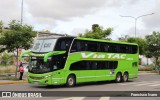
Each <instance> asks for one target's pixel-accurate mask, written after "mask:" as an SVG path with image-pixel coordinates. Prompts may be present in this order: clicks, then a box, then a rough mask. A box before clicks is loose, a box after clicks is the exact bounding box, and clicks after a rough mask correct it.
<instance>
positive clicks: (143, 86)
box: [0, 74, 160, 100]
mask: <svg viewBox="0 0 160 100" xmlns="http://www.w3.org/2000/svg"><path fill="white" fill-rule="evenodd" d="M0 91H46V93H47V91H53V92H54V91H67V92H68V93H69V91H72V92H71V93H73V91H93V92H94V91H96V92H97V94H98V93H102V91H103V92H104V91H119V93H123V91H133V92H135V91H136V92H137V91H154V92H155V91H158V92H156V93H158V94H159V95H160V75H150V74H146V75H139V77H138V78H137V79H131V80H129V82H125V83H114V82H112V81H110V82H96V83H85V84H78V85H77V86H75V87H72V88H68V87H65V86H40V85H34V84H10V85H0ZM62 93H63V92H62ZM94 93H95V92H94ZM94 93H93V96H94ZM115 93H117V92H115ZM3 99H6V100H7V99H8V98H3ZM18 99H22V98H15V100H18ZM23 99H28V98H23ZM32 99H34V98H32ZM35 99H37V98H35ZM38 99H43V100H44V99H46V100H48V99H52V100H54V99H55V100H129V99H130V100H160V97H109V96H103V97H85V96H83V97H74V96H73V97H54V98H50V97H47V98H46V97H44V98H38Z"/></svg>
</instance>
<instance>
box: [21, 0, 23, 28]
mask: <svg viewBox="0 0 160 100" xmlns="http://www.w3.org/2000/svg"><path fill="white" fill-rule="evenodd" d="M22 24H23V0H22V5H21V25H22Z"/></svg>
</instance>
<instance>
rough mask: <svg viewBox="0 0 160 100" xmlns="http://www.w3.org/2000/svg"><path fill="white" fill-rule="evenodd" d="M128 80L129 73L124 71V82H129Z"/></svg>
mask: <svg viewBox="0 0 160 100" xmlns="http://www.w3.org/2000/svg"><path fill="white" fill-rule="evenodd" d="M127 81H128V73H124V75H123V82H127Z"/></svg>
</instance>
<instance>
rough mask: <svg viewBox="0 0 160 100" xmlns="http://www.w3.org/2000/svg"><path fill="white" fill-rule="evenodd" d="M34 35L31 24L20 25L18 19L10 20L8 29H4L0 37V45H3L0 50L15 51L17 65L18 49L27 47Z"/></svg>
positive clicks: (29, 45)
mask: <svg viewBox="0 0 160 100" xmlns="http://www.w3.org/2000/svg"><path fill="white" fill-rule="evenodd" d="M35 36H36V32H34V31H33V28H32V26H29V25H21V24H20V22H19V21H16V20H12V21H11V22H10V24H9V30H8V31H5V32H4V34H3V35H2V37H1V38H0V45H3V48H1V49H0V52H3V51H5V50H7V51H8V52H13V53H14V51H16V54H15V56H16V59H17V67H18V49H19V48H22V49H29V48H30V47H31V44H32V42H33V38H34V37H35ZM16 77H17V68H16Z"/></svg>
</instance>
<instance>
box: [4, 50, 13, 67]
mask: <svg viewBox="0 0 160 100" xmlns="http://www.w3.org/2000/svg"><path fill="white" fill-rule="evenodd" d="M13 61H14V56H13V55H11V54H8V53H6V52H4V53H3V54H2V55H1V64H4V65H5V66H6V65H8V64H13Z"/></svg>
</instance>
